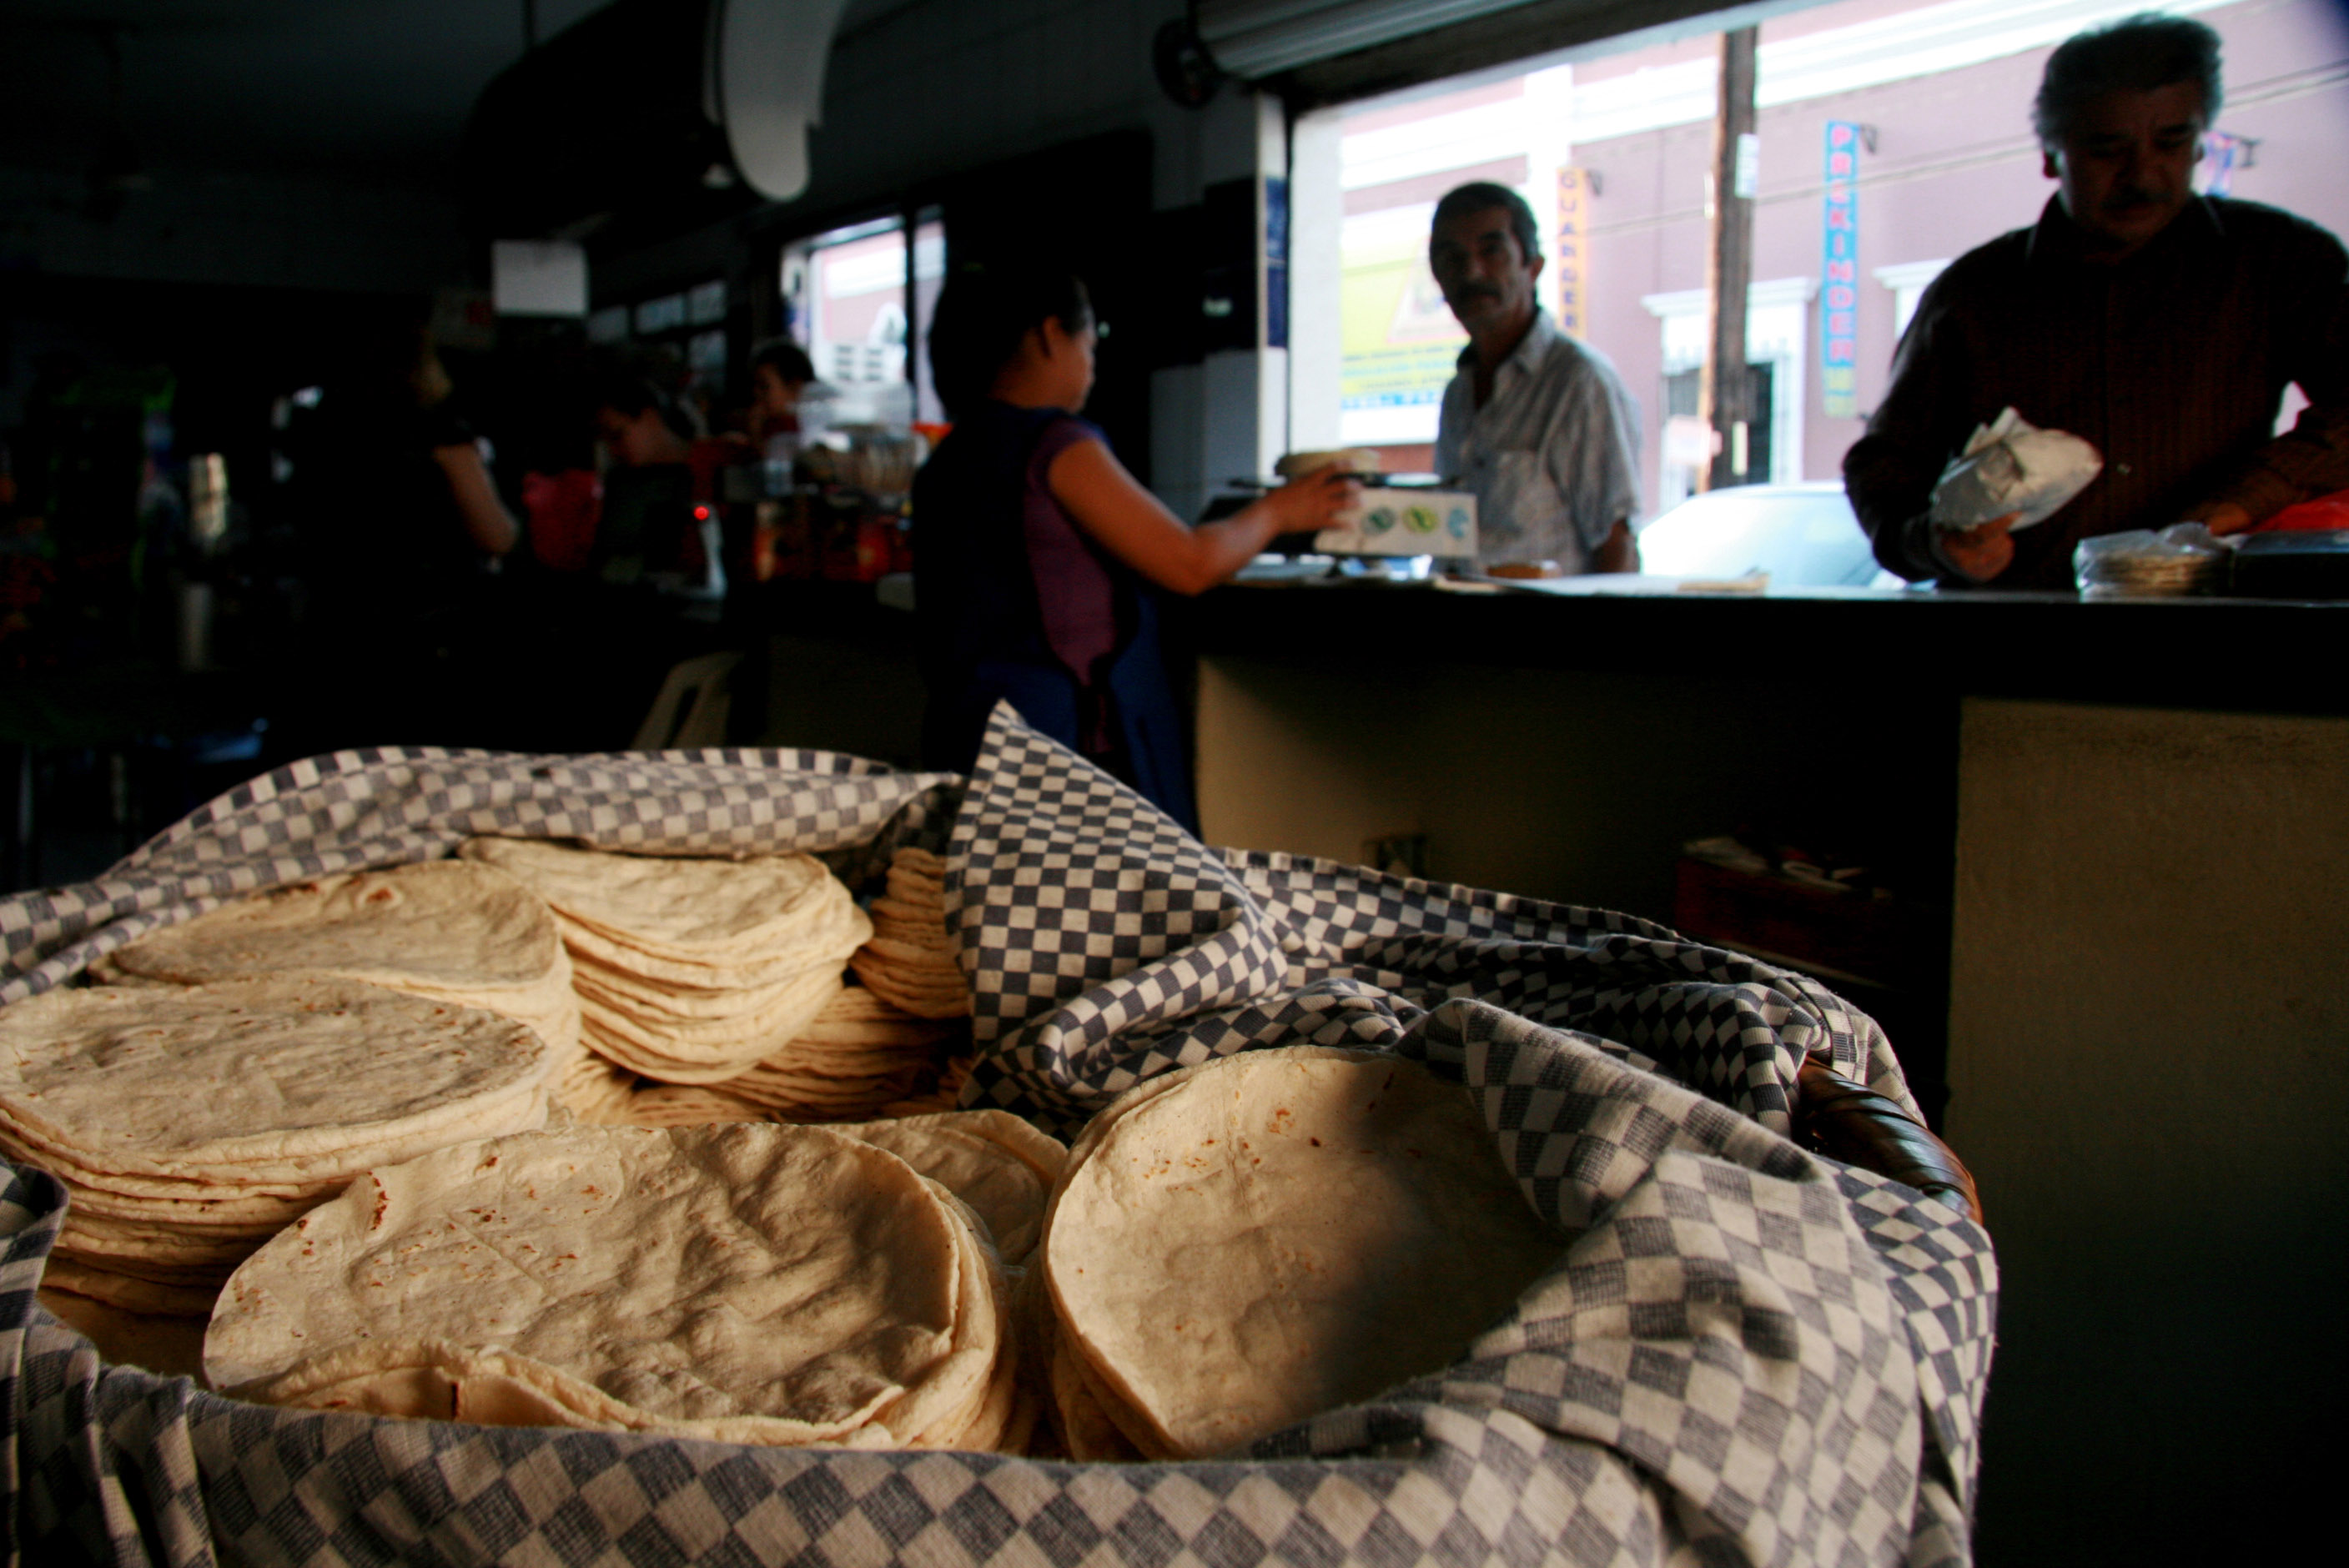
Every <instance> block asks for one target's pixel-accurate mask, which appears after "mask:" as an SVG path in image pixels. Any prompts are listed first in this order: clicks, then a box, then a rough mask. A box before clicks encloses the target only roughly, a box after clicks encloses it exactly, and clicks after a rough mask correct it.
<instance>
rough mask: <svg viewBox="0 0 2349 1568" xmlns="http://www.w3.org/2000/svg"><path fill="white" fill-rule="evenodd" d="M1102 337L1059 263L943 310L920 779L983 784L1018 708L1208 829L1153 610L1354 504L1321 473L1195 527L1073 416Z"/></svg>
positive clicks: (926, 564) (979, 282) (919, 504)
mask: <svg viewBox="0 0 2349 1568" xmlns="http://www.w3.org/2000/svg"><path fill="white" fill-rule="evenodd" d="M1093 339H1094V331H1093V319H1092V305H1091V304H1090V303H1089V302H1088V301H1087V299H1086V296H1085V289H1084V284H1082V283H1081V282H1080V281H1079V280H1078V279H1076V278H1075V277H1073V276H1071V274H1069V273H1066V272H1060V271H1054V270H1052V269H1051V268H1050V267H1043V266H1019V265H1009V264H1005V263H995V264H994V265H993V266H991V267H989V266H986V265H972V266H967V267H963V268H960V269H958V270H957V273H955V275H954V276H953V277H952V278H951V279H950V280H949V281H948V283H947V287H946V291H945V293H944V294H942V295H941V296H940V298H939V301H938V306H937V314H936V318H935V319H934V322H933V324H932V325H931V328H930V334H929V342H930V359H931V366H932V371H933V374H934V378H935V380H936V386H937V388H938V394H939V396H940V397H941V398H942V399H943V400H944V401H945V403H946V405H947V412H948V413H949V414H951V415H952V416H953V418H954V421H955V422H954V428H953V429H952V431H951V432H950V433H949V434H948V435H947V438H946V439H945V440H944V441H942V442H940V443H939V446H938V449H937V450H936V453H934V454H933V455H932V456H931V458H930V460H929V461H928V462H927V463H926V464H924V465H923V467H922V471H921V473H920V475H919V476H918V477H917V478H916V480H915V481H914V581H915V587H914V603H915V619H916V623H917V624H918V626H919V636H920V656H921V665H922V676H923V679H924V681H925V682H926V684H927V686H928V687H929V706H928V708H927V710H926V712H925V714H924V715H923V724H922V748H923V758H922V760H923V765H924V766H925V767H929V768H936V769H950V770H953V771H957V772H967V771H968V770H969V769H970V766H971V764H972V761H973V760H974V758H977V756H978V747H979V740H980V738H981V737H982V736H983V735H984V734H985V732H986V728H987V717H988V713H989V712H990V711H991V710H992V709H993V708H994V707H995V705H996V703H997V702H998V701H999V700H1009V702H1010V703H1011V705H1012V706H1013V707H1016V708H1018V709H1019V714H1020V717H1023V718H1025V719H1026V720H1027V721H1028V722H1029V723H1030V725H1032V726H1034V727H1036V728H1038V729H1040V730H1041V731H1043V732H1044V733H1045V734H1046V735H1049V736H1050V737H1052V738H1054V739H1055V740H1058V741H1060V742H1061V744H1062V745H1064V746H1067V747H1069V748H1071V749H1072V750H1074V751H1076V752H1078V753H1079V754H1080V755H1081V756H1083V757H1085V758H1089V759H1091V760H1092V761H1093V762H1095V763H1097V764H1098V765H1100V766H1101V767H1102V768H1103V769H1107V770H1108V771H1109V772H1110V773H1112V774H1113V775H1115V776H1116V777H1117V778H1119V779H1123V780H1124V781H1125V782H1127V783H1129V784H1131V785H1133V787H1134V789H1137V790H1138V791H1139V792H1140V793H1142V794H1143V796H1145V797H1146V798H1148V799H1151V800H1152V801H1154V802H1155V803H1156V804H1157V805H1158V806H1159V807H1160V808H1161V809H1162V810H1164V811H1165V812H1166V813H1167V814H1168V815H1169V816H1171V817H1173V818H1174V820H1176V821H1178V822H1180V823H1182V824H1183V826H1184V827H1185V828H1186V829H1188V830H1191V831H1192V832H1196V831H1198V813H1197V811H1196V809H1195V807H1194V805H1193V803H1192V798H1191V777H1190V761H1189V754H1188V748H1187V747H1186V745H1185V737H1184V733H1183V719H1182V713H1181V709H1180V707H1178V705H1177V703H1176V700H1175V696H1174V686H1173V684H1172V683H1171V681H1170V680H1169V678H1168V676H1167V672H1166V667H1165V663H1164V657H1163V655H1162V653H1161V649H1160V646H1159V635H1158V620H1159V609H1158V602H1157V601H1158V595H1159V593H1161V591H1164V590H1171V591H1173V592H1174V593H1186V594H1187V593H1201V592H1204V591H1205V590H1206V589H1208V588H1212V587H1214V586H1215V585H1216V583H1221V582H1223V581H1225V580H1226V578H1228V577H1230V576H1231V574H1232V573H1235V572H1237V571H1238V570H1239V569H1240V568H1241V567H1242V566H1245V565H1246V564H1247V562H1249V561H1250V560H1251V559H1253V558H1254V557H1255V555H1256V554H1257V552H1259V551H1261V550H1262V549H1263V548H1264V547H1265V545H1266V544H1267V543H1268V542H1270V540H1271V539H1272V538H1273V537H1274V535H1276V534H1280V533H1290V532H1308V531H1313V530H1316V529H1319V528H1323V527H1326V526H1328V524H1329V522H1330V519H1331V518H1332V517H1333V516H1334V515H1335V514H1336V513H1337V512H1339V511H1341V510H1342V509H1343V508H1345V507H1346V506H1347V505H1349V504H1350V503H1351V502H1352V501H1353V500H1355V499H1356V496H1357V494H1358V490H1357V487H1356V486H1354V485H1353V484H1352V483H1351V482H1350V481H1349V480H1345V479H1344V478H1342V477H1340V476H1338V475H1336V474H1334V473H1330V472H1324V473H1321V474H1317V475H1314V476H1310V477H1308V478H1306V479H1302V480H1298V481H1297V482H1296V483H1294V484H1290V485H1288V486H1285V487H1283V488H1282V489H1279V490H1274V491H1272V492H1271V493H1269V494H1268V495H1266V496H1265V497H1263V498H1262V499H1261V500H1257V501H1256V502H1255V503H1253V504H1252V505H1250V506H1248V507H1247V508H1246V509H1245V510H1243V511H1239V512H1237V513H1235V514H1234V515H1232V516H1230V517H1227V518H1223V519H1219V520H1217V521H1213V522H1204V523H1201V524H1200V525H1199V526H1197V527H1196V528H1193V527H1190V526H1188V525H1186V524H1185V523H1184V522H1183V521H1181V520H1180V519H1179V518H1177V517H1175V516H1174V513H1172V512H1170V511H1167V510H1166V508H1165V506H1164V503H1163V502H1161V501H1160V500H1158V498H1157V497H1156V496H1154V495H1153V494H1151V493H1150V491H1148V490H1144V489H1143V487H1142V485H1141V483H1140V482H1139V481H1137V480H1135V479H1134V478H1133V475H1132V474H1130V473H1128V472H1127V471H1126V469H1125V468H1124V465H1123V464H1121V463H1120V462H1119V461H1118V460H1117V459H1116V458H1115V457H1114V456H1112V454H1111V452H1110V449H1109V444H1108V442H1107V441H1106V440H1105V439H1104V438H1103V437H1102V431H1101V428H1100V427H1098V426H1095V425H1092V424H1088V423H1087V422H1086V421H1084V420H1083V419H1081V418H1078V417H1077V412H1078V410H1079V409H1081V408H1082V407H1084V402H1085V397H1086V394H1087V393H1088V392H1090V391H1091V390H1092V380H1093Z"/></svg>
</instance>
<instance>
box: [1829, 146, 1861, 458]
mask: <svg viewBox="0 0 2349 1568" xmlns="http://www.w3.org/2000/svg"><path fill="white" fill-rule="evenodd" d="M1824 217H1825V222H1826V227H1825V229H1824V231H1823V243H1822V245H1821V251H1820V253H1821V260H1822V272H1821V275H1820V279H1819V364H1820V376H1819V386H1820V389H1821V392H1822V394H1823V396H1822V397H1821V399H1820V401H1821V403H1822V405H1823V410H1822V411H1823V412H1825V413H1826V416H1827V418H1831V419H1852V418H1858V416H1859V330H1858V324H1859V127H1857V125H1854V124H1852V123H1851V121H1849V120H1845V119H1831V120H1829V121H1827V144H1826V208H1825V210H1824Z"/></svg>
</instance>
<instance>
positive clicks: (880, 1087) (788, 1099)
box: [725, 985, 956, 1121]
mask: <svg viewBox="0 0 2349 1568" xmlns="http://www.w3.org/2000/svg"><path fill="white" fill-rule="evenodd" d="M955 1034H956V1030H955V1026H953V1025H951V1024H947V1023H941V1022H938V1021H936V1020H933V1019H928V1018H916V1017H914V1016H910V1015H908V1014H907V1013H905V1012H904V1011H903V1010H902V1009H900V1008H898V1007H896V1006H892V1005H891V1004H890V1003H888V1002H886V1001H884V1000H883V999H882V998H881V995H880V994H879V993H877V992H874V991H870V990H867V989H866V988H865V987H864V986H862V985H849V986H845V987H843V989H841V990H840V991H838V992H836V993H835V994H834V995H833V998H832V1000H831V1001H829V1002H827V1003H826V1004H824V1009H823V1012H822V1013H820V1014H818V1015H817V1016H816V1017H815V1021H814V1022H812V1023H811V1024H809V1025H808V1026H806V1027H805V1028H803V1029H802V1030H801V1031H800V1032H799V1034H798V1035H797V1036H796V1037H793V1038H792V1041H791V1042H790V1043H789V1044H788V1045H786V1046H784V1047H782V1048H781V1050H779V1051H777V1052H775V1053H774V1054H773V1055H772V1056H770V1057H767V1058H766V1059H765V1060H763V1061H761V1062H760V1063H759V1064H758V1065H757V1066H755V1067H753V1068H750V1071H748V1072H745V1073H743V1074H741V1075H740V1076H739V1077H736V1078H729V1079H728V1080H727V1081H726V1084H725V1088H726V1092H727V1093H728V1094H730V1095H738V1096H740V1098H742V1099H747V1100H751V1101H754V1102H756V1103H757V1104H760V1105H762V1106H765V1107H766V1108H767V1109H769V1110H771V1111H772V1112H774V1113H775V1115H776V1116H778V1117H780V1118H782V1119H788V1120H792V1121H841V1120H853V1119H857V1118H861V1117H869V1116H878V1115H880V1114H882V1113H883V1112H884V1111H885V1110H886V1109H888V1108H889V1107H890V1106H892V1105H894V1104H895V1103H897V1102H899V1101H901V1100H905V1099H908V1098H910V1097H912V1096H915V1095H916V1094H918V1093H919V1092H920V1091H921V1089H922V1088H924V1086H925V1085H926V1084H927V1083H928V1082H930V1080H931V1079H932V1078H933V1076H934V1075H935V1074H936V1071H937V1066H938V1057H939V1054H940V1047H941V1046H943V1045H944V1044H946V1043H947V1041H948V1040H949V1039H951V1038H952V1037H954V1036H955Z"/></svg>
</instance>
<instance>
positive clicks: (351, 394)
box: [304, 316, 522, 622]
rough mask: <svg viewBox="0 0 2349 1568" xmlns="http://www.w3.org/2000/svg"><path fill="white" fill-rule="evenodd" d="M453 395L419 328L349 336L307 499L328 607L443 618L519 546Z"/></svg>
mask: <svg viewBox="0 0 2349 1568" xmlns="http://www.w3.org/2000/svg"><path fill="white" fill-rule="evenodd" d="M453 391H454V387H452V385H451V384H450V379H449V373H448V371H447V370H446V369H445V368H444V367H443V366H441V363H440V354H439V353H438V352H437V351H436V349H435V348H434V346H433V343H432V335H431V333H430V332H429V330H428V329H427V328H426V327H425V326H424V325H422V323H421V322H419V321H417V320H415V319H413V318H409V317H405V316H402V317H399V318H396V319H394V320H391V321H388V322H385V323H383V324H380V325H378V326H376V327H374V328H372V329H370V330H364V331H360V332H358V333H356V334H355V335H354V336H353V339H352V341H351V343H350V344H349V346H348V350H347V354H346V356H345V359H344V364H343V366H342V368H341V370H340V371H339V372H338V373H337V374H336V375H335V376H333V377H331V378H330V379H329V380H328V382H327V383H326V387H325V388H324V390H323V393H322V395H321V397H320V401H319V413H320V416H321V419H322V423H323V425H324V427H325V431H324V435H323V438H322V440H321V442H320V449H319V457H320V459H321V461H320V463H319V466H318V469H317V471H316V474H315V475H313V476H309V477H310V479H311V480H312V482H310V483H308V484H306V485H305V492H304V500H305V502H306V507H305V510H306V511H307V512H308V517H307V519H306V521H305V528H306V531H307V532H308V533H309V535H310V538H311V549H310V552H309V553H310V555H311V558H312V573H313V576H314V578H315V581H314V582H313V583H312V587H313V589H314V590H315V591H316V593H318V595H319V596H320V598H321V599H322V600H324V601H325V602H326V603H338V602H342V601H347V600H352V599H355V598H356V599H364V600H367V601H370V602H374V601H381V602H383V603H386V604H393V605H397V606H398V614H400V615H401V616H403V617H404V618H406V619H408V620H409V621H411V622H412V621H414V620H417V619H419V618H423V617H426V616H429V615H430V614H437V613H442V612H445V611H447V610H449V609H450V607H451V602H452V601H453V600H455V599H458V598H461V597H462V596H463V593H464V590H465V587H466V585H467V584H468V583H471V581H472V580H474V579H477V578H478V577H480V576H481V573H482V571H483V569H484V567H486V566H487V565H488V564H490V563H491V562H496V561H499V560H501V559H502V557H504V556H505V555H506V554H507V553H509V552H511V551H512V549H513V547H514V545H515V543H516V542H518V541H519V540H520V539H521V537H522V529H521V527H520V525H519V524H517V523H516V522H515V521H514V518H513V514H512V512H511V511H507V510H506V504H505V501H504V500H503V499H502V497H501V496H500V495H499V493H498V489H497V486H496V484H495V482H494V481H493V480H492V479H491V477H490V469H489V450H488V443H487V442H485V441H483V440H481V438H479V437H477V436H476V435H475V434H474V433H473V430H472V428H471V426H469V425H467V424H466V423H465V421H464V420H462V419H460V418H458V417H457V415H456V414H455V413H454V412H453V411H452V409H451V407H450V394H451V393H452V392H453Z"/></svg>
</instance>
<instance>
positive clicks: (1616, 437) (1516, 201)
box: [1427, 181, 1640, 574]
mask: <svg viewBox="0 0 2349 1568" xmlns="http://www.w3.org/2000/svg"><path fill="white" fill-rule="evenodd" d="M1427 260H1428V266H1429V268H1430V270H1431V271H1433V273H1435V282H1436V284H1437V286H1438V287H1440V288H1442V289H1443V290H1444V304H1448V305H1450V306H1451V307H1452V314H1453V315H1455V316H1457V317H1458V318H1459V320H1460V325H1462V326H1464V327H1466V328H1467V329H1468V346H1467V347H1466V348H1464V349H1463V350H1462V351H1461V354H1460V372H1459V374H1458V375H1456V376H1454V377H1453V378H1452V382H1451V385H1449V386H1447V387H1445V388H1444V409H1443V412H1442V414H1441V415H1440V416H1439V418H1438V422H1437V425H1436V433H1435V468H1436V471H1437V472H1438V473H1440V474H1442V475H1443V476H1444V478H1445V479H1446V480H1449V481H1451V482H1452V483H1454V484H1456V485H1459V486H1460V487H1461V488H1463V489H1464V490H1471V491H1474V492H1475V496H1476V534H1477V545H1478V550H1477V554H1478V557H1479V559H1480V560H1482V561H1483V562H1485V564H1486V565H1488V566H1509V565H1518V566H1520V567H1521V569H1523V570H1537V571H1547V570H1548V569H1549V568H1548V567H1547V566H1544V565H1539V564H1537V563H1542V562H1555V563H1556V569H1557V570H1558V571H1561V572H1564V573H1568V574H1574V573H1584V572H1631V571H1637V570H1638V569H1639V563H1640V552H1639V546H1638V545H1637V544H1635V543H1634V542H1632V538H1631V515H1632V513H1634V512H1635V511H1638V510H1639V507H1640V480H1639V472H1640V457H1639V451H1640V411H1639V407H1638V405H1636V404H1635V403H1633V402H1632V401H1631V397H1630V394H1629V393H1627V392H1626V391H1624V389H1623V382H1622V378H1621V377H1619V376H1617V375H1616V374H1615V367H1614V366H1612V365H1610V364H1609V363H1608V362H1607V356H1605V355H1602V354H1600V353H1599V351H1598V350H1597V349H1595V348H1593V347H1591V346H1589V345H1588V344H1587V343H1579V342H1577V341H1576V340H1575V339H1573V338H1571V337H1569V336H1568V335H1566V334H1565V333H1563V332H1560V331H1559V330H1558V329H1557V324H1556V323H1554V322H1552V321H1551V320H1550V318H1549V315H1548V313H1547V312H1546V311H1544V310H1543V309H1542V308H1541V306H1540V305H1539V304H1537V301H1536V299H1535V296H1534V280H1535V279H1536V278H1537V277H1539V276H1540V275H1541V269H1542V251H1541V233H1540V231H1539V229H1537V227H1536V225H1535V223H1534V214H1533V210H1532V209H1531V208H1529V207H1527V206H1526V201H1525V198H1524V197H1522V196H1520V195H1518V194H1517V193H1516V191H1512V190H1510V189H1509V188H1508V187H1507V186H1506V185H1495V184H1491V183H1489V182H1486V181H1476V182H1475V183H1472V184H1467V185H1463V186H1461V187H1460V188H1459V189H1458V190H1456V191H1452V192H1451V193H1450V194H1448V195H1446V196H1445V197H1444V200H1443V201H1438V202H1437V203H1436V204H1435V222H1434V226H1433V233H1431V234H1430V235H1429V237H1428V242H1427Z"/></svg>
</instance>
